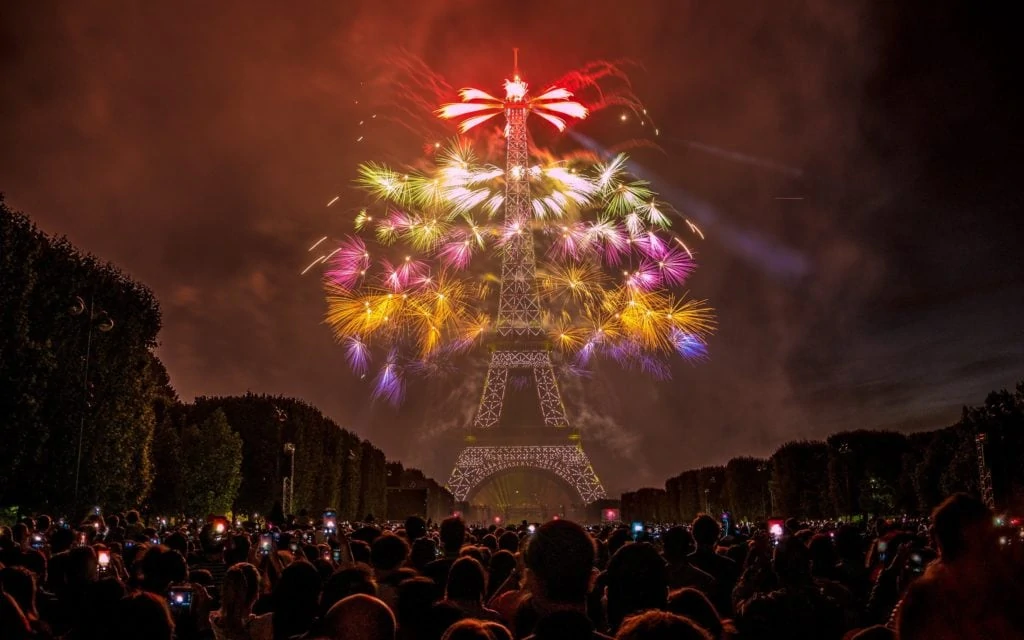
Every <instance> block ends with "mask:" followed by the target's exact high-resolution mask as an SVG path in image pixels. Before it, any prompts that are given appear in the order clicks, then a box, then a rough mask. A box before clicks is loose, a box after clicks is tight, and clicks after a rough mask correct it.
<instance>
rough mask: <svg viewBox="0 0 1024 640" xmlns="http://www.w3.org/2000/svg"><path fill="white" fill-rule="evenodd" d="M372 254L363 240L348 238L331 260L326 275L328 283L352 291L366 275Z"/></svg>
mask: <svg viewBox="0 0 1024 640" xmlns="http://www.w3.org/2000/svg"><path fill="white" fill-rule="evenodd" d="M369 264H370V254H369V252H368V251H367V250H366V244H365V243H364V242H363V241H362V239H361V238H354V237H351V236H348V237H346V238H345V240H344V241H342V243H341V247H340V248H339V250H338V251H336V252H335V254H334V256H333V257H332V258H331V262H330V268H329V269H328V270H327V272H326V273H325V274H324V276H325V278H326V279H327V281H328V282H331V283H332V284H334V285H336V286H338V287H341V288H343V289H352V288H353V287H355V286H356V285H357V284H358V282H359V280H360V279H362V277H363V276H364V275H366V268H367V267H368V266H369Z"/></svg>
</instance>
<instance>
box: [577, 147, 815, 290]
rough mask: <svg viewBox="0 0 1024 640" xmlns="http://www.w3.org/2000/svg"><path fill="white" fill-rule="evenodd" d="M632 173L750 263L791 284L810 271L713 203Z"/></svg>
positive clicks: (637, 170) (799, 256) (801, 259)
mask: <svg viewBox="0 0 1024 640" xmlns="http://www.w3.org/2000/svg"><path fill="white" fill-rule="evenodd" d="M569 135H570V136H572V137H573V138H574V139H575V140H577V141H578V142H580V143H581V144H583V145H584V146H585V147H587V148H588V149H590V150H591V151H593V152H594V153H596V154H598V156H599V157H610V156H611V152H610V150H608V149H605V148H604V147H602V146H601V145H600V144H599V143H598V142H597V141H595V140H594V139H593V138H590V137H588V136H584V135H582V134H579V133H577V132H570V134H569ZM629 170H630V172H631V173H633V174H634V175H637V176H640V177H642V176H645V175H646V176H649V177H650V180H651V182H652V183H654V184H657V185H659V186H660V187H661V190H662V192H663V193H665V194H666V195H667V197H668V199H669V200H671V201H672V202H674V203H676V204H677V205H679V208H680V210H682V211H685V212H686V213H687V214H689V215H692V216H693V217H694V218H697V219H698V220H700V222H701V224H703V225H704V226H705V227H706V228H711V229H713V230H714V232H715V237H716V238H717V239H718V240H719V241H720V242H721V243H722V244H724V245H725V246H726V247H728V248H729V249H730V250H731V251H733V252H734V253H735V254H736V255H738V256H740V257H741V258H743V259H744V260H747V261H748V262H750V263H751V264H754V265H755V266H757V267H759V268H761V269H764V270H766V271H768V272H769V273H770V274H772V275H773V276H776V277H778V278H780V279H781V280H786V281H790V282H794V281H797V280H799V279H800V278H802V277H804V276H805V275H806V274H807V273H808V271H809V270H810V264H809V263H808V260H807V257H806V256H805V255H804V254H803V253H801V252H799V251H797V250H795V249H791V248H789V247H786V246H783V245H781V244H779V243H778V242H775V241H773V240H771V239H769V238H765V237H763V236H761V235H760V234H759V233H757V232H756V231H754V230H749V229H742V228H740V227H738V226H737V225H735V224H733V223H732V222H730V221H728V220H726V219H725V217H724V216H723V215H722V213H721V212H719V211H718V209H717V208H715V206H714V205H712V204H711V203H709V202H707V201H706V200H703V199H700V198H697V197H696V196H694V195H692V194H691V193H689V192H688V191H686V190H684V189H680V188H678V187H673V186H671V185H669V184H667V183H665V181H663V180H659V179H657V178H656V177H655V176H653V175H650V172H649V171H648V170H647V169H645V168H644V167H642V166H641V165H639V164H637V163H635V162H630V163H629ZM677 242H679V244H680V246H682V247H683V248H684V249H686V252H687V254H689V255H690V257H693V253H692V252H691V251H690V249H689V248H688V247H687V245H685V244H684V243H683V242H682V241H681V240H677Z"/></svg>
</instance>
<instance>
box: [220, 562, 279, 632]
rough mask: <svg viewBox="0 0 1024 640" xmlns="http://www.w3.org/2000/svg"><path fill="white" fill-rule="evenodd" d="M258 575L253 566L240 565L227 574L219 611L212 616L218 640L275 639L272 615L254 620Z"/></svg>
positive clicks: (255, 617) (233, 567)
mask: <svg viewBox="0 0 1024 640" xmlns="http://www.w3.org/2000/svg"><path fill="white" fill-rule="evenodd" d="M257 595H259V573H258V572H257V571H256V568H255V567H254V566H252V565H251V564H247V563H238V564H236V565H234V566H232V567H231V568H230V569H228V572H227V573H226V574H224V583H223V584H222V585H221V599H220V609H219V610H217V611H214V612H213V613H211V614H210V626H211V628H212V629H213V636H214V638H215V639H216V640H268V639H269V638H270V637H271V636H272V635H273V626H272V615H271V614H266V615H262V616H255V615H253V613H252V607H253V605H254V604H255V603H256V596H257Z"/></svg>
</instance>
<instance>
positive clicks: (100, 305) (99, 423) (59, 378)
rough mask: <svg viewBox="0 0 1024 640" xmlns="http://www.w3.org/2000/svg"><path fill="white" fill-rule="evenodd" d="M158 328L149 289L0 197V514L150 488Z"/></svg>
mask: <svg viewBox="0 0 1024 640" xmlns="http://www.w3.org/2000/svg"><path fill="white" fill-rule="evenodd" d="M76 297H77V298H81V299H82V301H83V302H84V303H85V304H84V305H81V306H77V303H76ZM70 307H77V308H76V309H75V313H74V314H72V313H69V308H70ZM101 311H102V312H104V313H101ZM104 314H105V315H104ZM107 318H112V319H114V323H113V327H112V330H110V331H107V332H104V331H101V330H100V326H101V325H102V326H104V327H109V324H108V323H106V319H107ZM159 330H160V309H159V306H158V305H157V302H156V299H155V298H154V297H153V294H152V292H151V291H149V289H147V288H146V287H145V286H143V285H142V284H140V283H138V282H136V281H134V280H132V279H130V278H129V277H127V276H126V275H125V274H124V273H122V272H121V271H119V270H118V269H117V268H116V267H115V266H113V265H111V264H109V263H105V262H102V261H100V260H98V259H97V258H95V257H94V256H91V255H88V254H84V253H82V252H81V251H79V250H78V249H77V248H75V247H74V246H73V245H71V243H69V242H68V241H67V240H65V239H62V238H57V239H55V238H51V237H48V236H46V235H45V234H43V233H41V232H40V231H39V230H38V229H36V227H35V226H34V225H33V224H32V223H31V222H30V221H29V220H28V218H27V217H25V216H24V215H23V214H20V213H15V212H13V211H11V210H9V209H8V208H7V207H6V205H5V204H4V203H3V199H2V197H0V389H2V390H3V392H2V393H0V442H3V446H2V447H0V505H4V504H8V505H9V504H14V503H17V504H20V505H22V506H25V507H29V508H35V509H45V510H49V511H65V510H67V509H69V508H71V507H78V508H83V507H85V506H86V505H91V504H102V505H104V506H106V507H109V508H113V509H119V508H127V507H132V506H137V505H138V504H139V503H140V501H141V500H142V498H144V497H145V495H146V494H147V493H148V490H149V484H150V481H151V479H152V468H151V457H152V451H151V445H152V439H153V431H154V429H155V425H156V421H155V419H154V407H153V398H154V396H155V395H156V393H157V392H158V390H157V387H158V384H157V382H156V379H155V378H154V376H152V375H150V368H151V365H152V362H153V359H154V356H153V354H152V349H153V348H155V346H156V336H157V333H158V332H159ZM87 356H88V357H87ZM86 370H88V383H87V381H86V375H85V374H86ZM79 434H81V438H80V436H79ZM80 440H81V443H82V449H81V454H82V455H81V470H80V473H78V474H77V476H78V478H79V491H78V493H79V500H78V503H79V504H77V505H73V504H72V502H73V501H74V496H75V485H76V468H77V466H78V451H79V447H78V444H79V441H80Z"/></svg>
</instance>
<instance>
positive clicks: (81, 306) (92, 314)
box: [68, 296, 114, 507]
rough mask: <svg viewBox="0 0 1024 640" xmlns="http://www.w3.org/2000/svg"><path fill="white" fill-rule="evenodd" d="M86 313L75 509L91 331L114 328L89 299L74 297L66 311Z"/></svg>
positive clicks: (73, 313)
mask: <svg viewBox="0 0 1024 640" xmlns="http://www.w3.org/2000/svg"><path fill="white" fill-rule="evenodd" d="M86 311H88V312H89V315H88V316H86V318H85V319H86V322H88V323H89V324H88V328H87V330H86V338H85V373H84V375H83V376H82V411H81V415H79V417H78V455H77V456H76V458H75V507H78V479H79V477H80V475H81V471H82V441H83V439H84V437H85V413H86V411H87V410H88V408H89V360H90V358H91V357H92V330H93V328H95V329H98V330H99V331H100V332H101V333H107V332H108V331H110V330H111V329H113V328H114V319H113V318H111V317H110V314H109V313H107V312H106V311H104V310H103V309H96V304H95V300H94V299H93V298H92V296H90V297H89V304H88V306H87V305H86V304H85V300H83V299H82V298H81V297H80V296H75V302H74V304H72V305H71V307H70V308H69V309H68V313H69V314H70V315H72V316H75V317H78V316H81V315H82V314H83V313H85V312H86Z"/></svg>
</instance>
